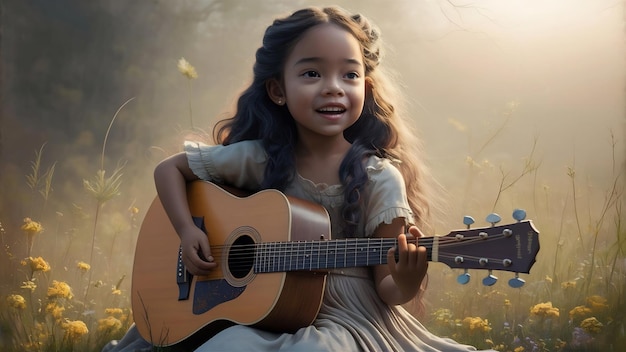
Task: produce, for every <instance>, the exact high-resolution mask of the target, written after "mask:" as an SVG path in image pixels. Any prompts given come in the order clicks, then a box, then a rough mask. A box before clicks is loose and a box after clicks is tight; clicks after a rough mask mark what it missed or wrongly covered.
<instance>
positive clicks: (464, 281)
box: [456, 269, 471, 285]
mask: <svg viewBox="0 0 626 352" xmlns="http://www.w3.org/2000/svg"><path fill="white" fill-rule="evenodd" d="M470 278H471V275H470V273H468V272H467V269H465V272H464V273H463V274H461V275H459V276H458V277H457V278H456V282H458V283H460V284H461V285H465V284H467V283H468V282H470Z"/></svg>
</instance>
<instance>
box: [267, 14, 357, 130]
mask: <svg viewBox="0 0 626 352" xmlns="http://www.w3.org/2000/svg"><path fill="white" fill-rule="evenodd" d="M275 88H278V87H275ZM278 89H279V90H280V93H283V94H284V97H281V99H284V101H285V102H286V104H287V107H288V109H289V112H290V113H291V115H292V116H293V118H294V120H295V121H296V124H297V126H298V132H299V133H300V135H301V136H302V137H303V135H306V134H309V135H312V136H318V137H319V136H324V137H337V136H342V137H343V131H344V130H345V129H346V128H348V127H350V126H351V125H352V124H354V123H355V122H356V121H357V120H358V118H359V116H360V115H361V112H362V111H363V104H364V101H365V65H364V63H363V57H362V53H361V47H360V44H359V42H358V41H357V40H356V38H355V37H354V36H353V35H352V34H350V32H348V31H346V30H344V29H342V28H341V27H339V26H337V25H334V24H322V25H318V26H315V27H313V28H311V29H309V30H308V31H307V32H306V33H305V34H304V35H303V36H302V38H301V39H300V40H299V41H298V43H297V44H296V45H295V46H294V48H293V50H292V52H291V54H290V55H289V57H288V58H287V61H286V63H285V67H284V79H283V86H282V89H284V91H282V89H280V88H278ZM275 91H276V90H275ZM270 95H272V92H271V88H270ZM275 101H276V100H275Z"/></svg>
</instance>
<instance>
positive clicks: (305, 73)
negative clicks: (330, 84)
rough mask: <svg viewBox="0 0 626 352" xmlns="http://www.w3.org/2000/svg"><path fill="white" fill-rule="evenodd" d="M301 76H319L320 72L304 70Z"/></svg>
mask: <svg viewBox="0 0 626 352" xmlns="http://www.w3.org/2000/svg"><path fill="white" fill-rule="evenodd" d="M302 77H306V78H316V77H320V74H319V73H318V72H317V71H313V70H309V71H306V72H304V73H303V74H302Z"/></svg>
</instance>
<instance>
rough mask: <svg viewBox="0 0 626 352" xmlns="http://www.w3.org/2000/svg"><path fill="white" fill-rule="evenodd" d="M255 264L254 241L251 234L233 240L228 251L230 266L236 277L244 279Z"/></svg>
mask: <svg viewBox="0 0 626 352" xmlns="http://www.w3.org/2000/svg"><path fill="white" fill-rule="evenodd" d="M253 264H254V241H253V240H252V237H250V236H241V237H239V238H237V239H236V240H235V242H233V244H232V245H231V247H230V251H229V252H228V267H229V268H230V273H231V274H232V275H233V277H234V278H236V279H243V278H244V277H246V276H247V275H248V274H249V273H250V271H251V270H252V265H253Z"/></svg>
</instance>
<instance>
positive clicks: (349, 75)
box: [345, 72, 360, 79]
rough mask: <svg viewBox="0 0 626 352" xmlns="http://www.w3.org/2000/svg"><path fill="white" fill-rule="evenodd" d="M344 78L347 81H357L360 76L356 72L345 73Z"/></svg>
mask: <svg viewBox="0 0 626 352" xmlns="http://www.w3.org/2000/svg"><path fill="white" fill-rule="evenodd" d="M345 77H346V78H347V79H357V78H359V77H360V75H359V74H358V73H357V72H349V73H346V76H345Z"/></svg>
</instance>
